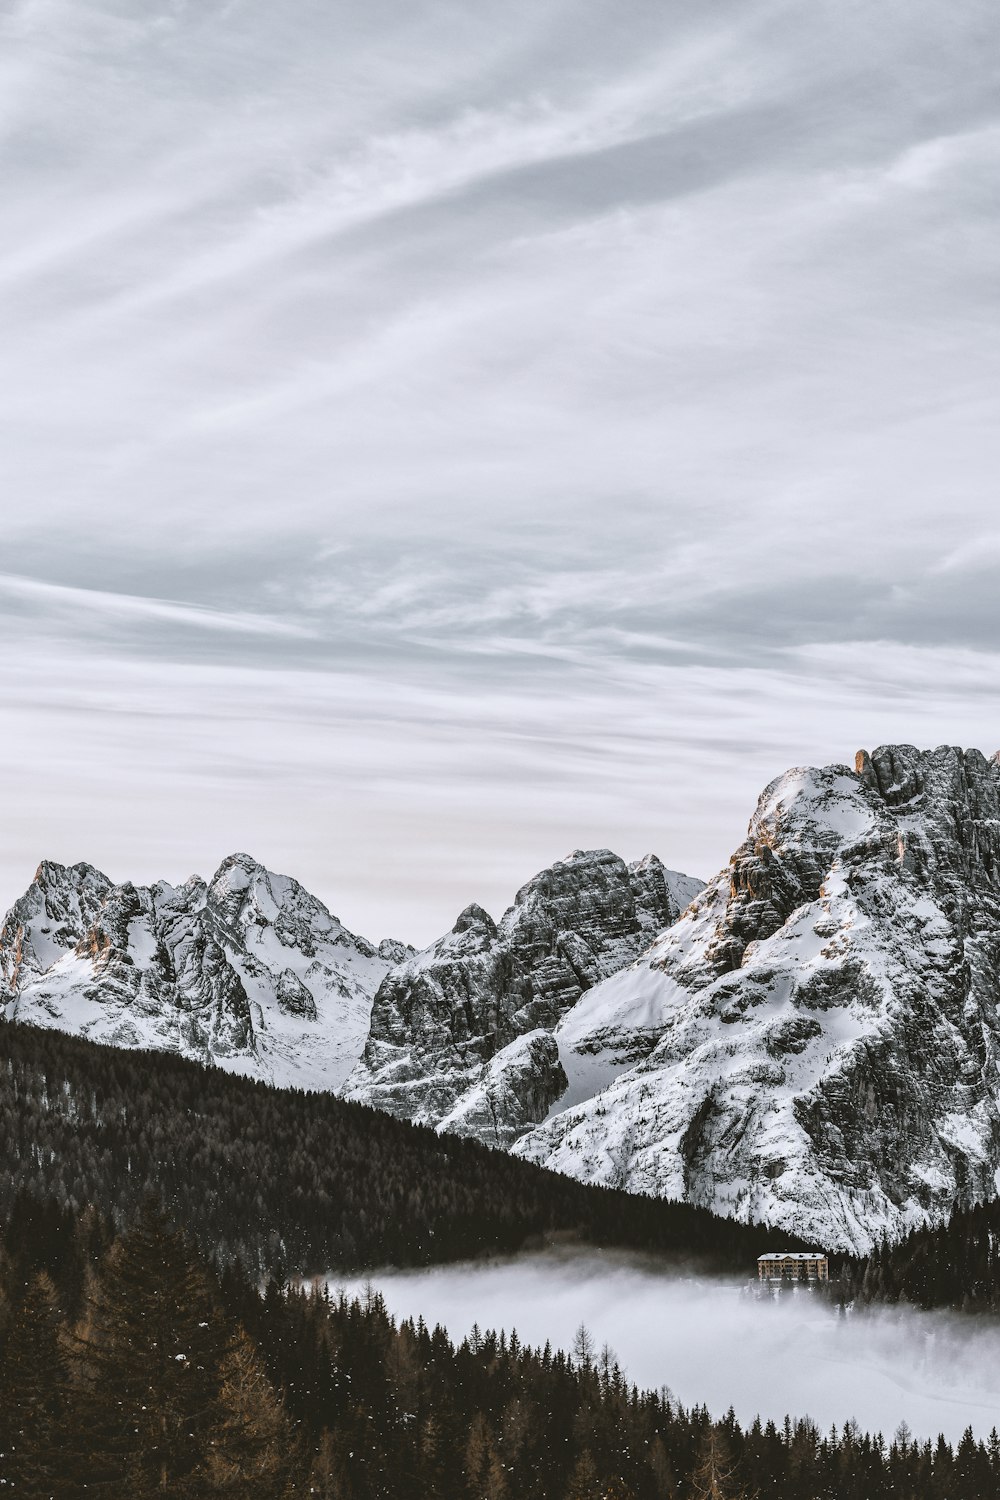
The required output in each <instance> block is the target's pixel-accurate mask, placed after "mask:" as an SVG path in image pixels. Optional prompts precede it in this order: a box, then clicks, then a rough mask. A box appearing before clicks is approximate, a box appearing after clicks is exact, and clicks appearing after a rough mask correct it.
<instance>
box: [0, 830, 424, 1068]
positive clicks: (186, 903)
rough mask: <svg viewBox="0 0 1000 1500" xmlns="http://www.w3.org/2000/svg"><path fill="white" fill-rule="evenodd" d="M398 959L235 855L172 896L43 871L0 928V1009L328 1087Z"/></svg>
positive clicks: (401, 950)
mask: <svg viewBox="0 0 1000 1500" xmlns="http://www.w3.org/2000/svg"><path fill="white" fill-rule="evenodd" d="M412 951H413V950H412V949H408V948H405V947H404V946H403V945H402V944H400V943H393V942H391V941H390V942H387V943H383V944H382V945H381V947H380V948H378V949H376V948H375V947H373V945H372V944H371V943H369V942H367V941H366V940H365V939H364V938H359V937H356V936H355V935H354V934H353V933H351V932H348V930H347V928H346V927H344V926H343V924H342V923H340V922H339V921H338V920H337V918H336V917H334V916H331V914H330V912H329V911H327V909H326V907H325V906H324V905H323V903H322V902H321V901H319V900H318V899H317V898H316V897H315V896H311V895H310V894H309V892H308V891H306V890H305V889H304V888H303V887H302V886H301V885H300V884H299V883H298V881H296V880H292V879H291V878H290V877H288V876H286V875H276V874H274V873H273V872H271V871H269V870H266V869H264V867H263V866H262V865H259V864H258V863H257V862H256V861H255V860H253V859H251V858H250V857H249V855H246V854H234V855H232V856H230V858H228V859H227V860H225V861H224V862H223V864H222V865H221V866H220V868H219V869H218V870H217V871H216V874H215V875H214V876H213V878H212V880H211V881H210V882H208V883H207V884H206V882H205V881H204V880H201V879H200V878H199V877H197V876H193V877H192V878H191V879H190V880H188V881H185V883H184V884H183V885H180V886H171V885H168V884H166V882H164V881H159V882H158V883H157V884H155V885H152V886H136V885H132V884H130V883H126V884H124V885H115V884H114V883H113V882H112V881H110V880H109V879H108V877H107V876H106V875H102V874H101V872H100V871H99V870H95V869H94V868H93V867H92V866H91V865H87V864H77V865H71V866H69V867H68V868H67V867H65V866H63V865H58V864H54V863H52V862H50V861H46V862H44V863H43V864H41V865H40V866H39V868H38V871H37V872H36V875H35V878H34V880H33V881H32V883H31V885H30V887H29V888H28V890H27V891H26V892H25V894H24V895H23V896H22V897H21V899H20V900H19V901H18V902H16V903H15V905H14V906H13V907H12V908H11V910H10V912H8V914H7V917H6V919H5V921H4V924H3V927H2V928H0V1005H2V1008H3V1014H4V1015H5V1016H6V1018H8V1019H16V1020H20V1021H24V1022H31V1023H34V1024H35V1025H40V1026H52V1027H56V1028H58V1029H60V1030H64V1031H72V1032H75V1033H77V1034H79V1035H81V1036H86V1037H89V1038H91V1040H93V1041H99V1042H106V1043H110V1044H111V1045H114V1046H120V1047H146V1048H150V1047H155V1048H165V1049H166V1050H168V1051H174V1052H180V1053H183V1054H184V1055H185V1056H188V1057H192V1058H194V1059H196V1060H197V1061H199V1062H203V1063H211V1064H214V1065H216V1066H219V1067H223V1068H227V1069H229V1070H231V1071H234V1072H239V1073H246V1074H250V1075H252V1076H254V1077H258V1078H262V1079H265V1080H267V1081H268V1082H272V1083H276V1084H279V1085H294V1086H296V1087H300V1088H310V1089H336V1088H337V1087H339V1085H340V1084H341V1083H342V1082H343V1080H344V1078H345V1077H346V1076H347V1074H348V1073H349V1072H350V1069H351V1068H352V1067H353V1065H354V1063H355V1062H356V1061H357V1058H358V1055H359V1054H360V1051H361V1048H362V1047H363V1045H364V1041H365V1037H366V1036H367V1032H368V1017H369V1013H370V1010H371V1003H372V997H373V996H374V994H375V991H376V989H377V988H378V985H379V983H380V982H381V980H382V979H383V978H384V976H385V975H386V974H387V973H388V971H389V970H390V968H391V967H392V965H393V964H394V963H396V962H398V961H399V960H400V959H401V958H405V957H406V956H407V955H408V954H409V953H412Z"/></svg>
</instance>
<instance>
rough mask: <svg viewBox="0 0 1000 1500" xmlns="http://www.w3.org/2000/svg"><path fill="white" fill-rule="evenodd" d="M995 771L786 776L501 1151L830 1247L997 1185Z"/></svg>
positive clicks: (563, 1047) (584, 1015) (604, 992)
mask: <svg viewBox="0 0 1000 1500" xmlns="http://www.w3.org/2000/svg"><path fill="white" fill-rule="evenodd" d="M998 1002H1000V761H998V758H997V757H994V759H993V760H992V761H988V760H986V759H985V757H984V756H983V755H981V754H980V753H979V752H978V751H975V750H971V751H962V750H957V749H952V748H948V747H943V748H941V749H938V750H934V751H928V752H919V751H917V750H915V749H913V748H912V747H910V746H890V747H886V748H882V749H879V750H876V751H875V752H874V753H873V754H872V755H871V756H869V755H867V754H866V753H865V752H863V751H862V752H859V754H858V757H857V762H856V768H855V769H854V770H851V769H849V768H848V767H847V766H828V767H826V768H825V769H822V770H816V769H797V770H792V771H789V772H787V773H786V774H785V775H783V776H781V777H779V778H778V779H777V780H776V781H775V782H773V783H772V784H771V785H770V786H769V787H768V788H767V789H766V791H765V792H764V793H763V795H762V797H761V799H760V802H759V804H758V806H757V810H756V812H755V813H754V815H753V818H752V820H751V822H750V829H749V835H748V837H747V839H746V841H745V843H743V844H742V845H741V846H740V848H739V849H738V850H737V851H736V853H735V854H734V855H733V858H732V860H731V862H730V865H729V867H728V868H727V869H725V870H724V871H723V872H722V873H721V874H720V875H719V876H718V877H717V878H716V879H715V880H713V881H711V882H710V883H709V885H708V886H707V887H706V888H705V890H704V892H703V893H702V894H701V896H700V897H699V898H698V899H697V900H696V901H695V902H694V904H693V905H692V906H691V907H690V908H689V909H688V911H687V912H686V913H685V914H684V916H683V917H682V918H681V919H680V921H678V922H677V923H676V924H675V925H674V926H673V927H671V928H670V929H669V930H668V931H666V932H665V933H663V935H662V936H661V937H660V938H659V939H658V940H657V942H656V943H655V944H654V945H653V946H652V948H651V949H650V950H649V951H648V952H647V953H645V954H644V955H643V956H642V957H641V958H640V959H639V960H638V961H637V962H635V963H634V964H632V965H630V966H629V967H627V968H625V969H624V970H621V971H620V972H619V973H617V974H615V975H614V976H612V977H611V978H609V979H607V980H606V981H605V982H603V983H602V984H599V985H597V986H595V987H593V988H591V989H590V990H589V991H588V992H587V994H586V995H584V996H583V998H582V999H581V1000H580V1002H579V1003H578V1004H577V1005H576V1006H575V1007H574V1008H573V1009H572V1010H571V1011H570V1012H569V1013H568V1014H567V1015H566V1016H565V1017H564V1019H563V1020H562V1021H561V1023H560V1025H559V1026H558V1027H557V1029H556V1032H555V1042H556V1046H557V1048H558V1054H559V1061H560V1063H561V1066H562V1068H563V1070H564V1072H565V1073H566V1075H567V1077H568V1079H569V1087H568V1089H567V1091H566V1092H565V1093H564V1094H563V1095H562V1096H561V1098H560V1099H559V1100H558V1101H556V1102H555V1104H554V1105H553V1107H552V1110H551V1112H550V1117H549V1119H548V1120H547V1121H546V1122H544V1123H543V1124H541V1125H540V1126H539V1127H537V1128H536V1129H535V1130H533V1131H531V1132H530V1133H528V1134H526V1135H524V1136H523V1137H522V1138H521V1139H520V1140H519V1141H518V1142H517V1143H516V1145H515V1148H514V1149H515V1151H516V1152H517V1153H518V1154H520V1155H523V1156H525V1157H528V1158H530V1159H532V1160H535V1161H538V1162H544V1163H545V1164H546V1165H548V1166H550V1167H554V1168H556V1169H558V1170H559V1171H563V1172H567V1173H569V1174H570V1175H572V1176H574V1177H578V1178H581V1179H584V1180H587V1181H593V1182H605V1183H614V1184H617V1185H621V1186H625V1187H628V1188H631V1189H633V1190H637V1191H642V1192H650V1193H656V1194H664V1195H669V1196H677V1197H683V1198H687V1199H689V1200H691V1201H693V1202H695V1203H699V1204H703V1205H705V1206H706V1207H709V1208H712V1209H714V1210H716V1211H717V1212H721V1213H724V1214H729V1215H733V1216H735V1217H738V1218H741V1219H750V1218H757V1219H764V1220H766V1221H768V1222H771V1223H774V1224H775V1225H782V1226H786V1227H787V1228H789V1229H793V1230H795V1231H796V1232H797V1233H800V1234H805V1235H810V1236H813V1237H815V1238H816V1239H817V1240H818V1241H820V1242H821V1243H823V1244H825V1245H826V1246H828V1247H831V1248H832V1247H835V1246H841V1247H844V1248H855V1249H859V1250H864V1249H867V1248H869V1247H870V1246H871V1245H872V1244H873V1243H874V1242H875V1241H876V1240H877V1239H878V1238H879V1237H881V1236H882V1235H883V1234H884V1233H889V1234H892V1235H895V1234H898V1233H899V1232H901V1231H903V1230H905V1229H906V1228H907V1227H909V1226H911V1225H915V1224H920V1223H925V1222H928V1221H930V1220H933V1219H937V1218H940V1217H942V1216H944V1215H945V1214H946V1213H947V1212H948V1211H949V1209H950V1208H951V1207H952V1206H953V1205H954V1204H956V1203H968V1202H970V1201H973V1200H976V1199H979V1198H983V1197H990V1196H993V1194H994V1193H995V1192H996V1190H997V1186H998V1184H1000V1170H998V1169H1000V1073H998V1061H1000V1016H998Z"/></svg>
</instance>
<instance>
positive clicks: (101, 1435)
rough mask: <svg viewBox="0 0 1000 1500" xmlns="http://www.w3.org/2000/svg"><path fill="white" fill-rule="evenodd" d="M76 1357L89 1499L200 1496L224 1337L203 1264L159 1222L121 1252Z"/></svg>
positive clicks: (105, 1273) (85, 1319)
mask: <svg viewBox="0 0 1000 1500" xmlns="http://www.w3.org/2000/svg"><path fill="white" fill-rule="evenodd" d="M66 1347H67V1350H68V1354H69V1363H70V1369H71V1373H72V1394H71V1399H70V1402H69V1415H68V1421H67V1429H68V1431H67V1437H68V1443H67V1448H68V1450H69V1451H70V1452H71V1453H74V1454H75V1456H76V1459H77V1465H76V1472H77V1475H78V1476H79V1479H80V1481H81V1483H82V1484H84V1485H85V1486H86V1491H85V1492H87V1491H93V1490H95V1489H96V1491H97V1492H98V1493H100V1490H101V1489H102V1488H108V1489H110V1490H112V1491H113V1492H119V1491H124V1490H127V1491H128V1493H130V1494H131V1495H134V1496H136V1497H139V1496H144V1495H152V1494H156V1493H158V1492H164V1491H166V1492H168V1493H170V1494H172V1495H178V1496H179V1495H184V1494H188V1493H194V1491H193V1490H192V1489H191V1487H190V1484H191V1480H192V1476H194V1475H195V1474H196V1471H197V1470H198V1469H199V1466H200V1465H201V1463H202V1462H203V1457H204V1449H205V1437H206V1434H207V1433H208V1432H209V1431H210V1430H211V1429H212V1427H213V1424H214V1423H215V1422H216V1421H217V1420H218V1418H219V1412H218V1397H219V1392H220V1386H221V1383H222V1375H221V1368H220V1367H221V1364H222V1356H223V1348H224V1335H223V1331H222V1327H221V1323H220V1319H219V1316H218V1314H217V1311H216V1308H215V1303H214V1299H213V1296H212V1292H211V1288H210V1282H209V1278H208V1276H207V1275H206V1272H205V1270H204V1268H203V1266H202V1265H201V1264H200V1262H199V1261H198V1259H197V1257H196V1256H195V1255H194V1254H193V1253H192V1251H191V1250H190V1249H189V1247H188V1245H187V1244H186V1242H185V1241H184V1239H183V1238H182V1236H181V1235H180V1234H178V1233H177V1232H176V1231H175V1230H172V1229H171V1228H170V1227H169V1225H168V1224H167V1223H166V1222H165V1221H164V1220H163V1219H162V1218H161V1217H160V1215H159V1214H157V1213H155V1212H153V1211H147V1212H146V1213H144V1214H143V1215H142V1217H141V1219H140V1221H139V1223H138V1224H137V1225H136V1226H135V1228H134V1229H132V1230H130V1231H129V1233H128V1234H126V1235H124V1236H123V1237H122V1238H121V1239H120V1240H118V1241H117V1243H116V1244H115V1245H113V1247H112V1249H111V1251H110V1253H109V1254H108V1255H107V1256H106V1257H105V1259H104V1261H103V1264H102V1266H101V1268H100V1271H99V1274H97V1275H96V1276H95V1277H94V1278H93V1279H92V1282H91V1284H90V1286H89V1288H88V1291H87V1295H86V1297H85V1299H84V1305H83V1312H82V1317H81V1319H80V1322H79V1323H78V1324H77V1326H76V1327H75V1328H74V1329H73V1330H72V1331H71V1332H70V1333H69V1334H68V1335H67V1338H66Z"/></svg>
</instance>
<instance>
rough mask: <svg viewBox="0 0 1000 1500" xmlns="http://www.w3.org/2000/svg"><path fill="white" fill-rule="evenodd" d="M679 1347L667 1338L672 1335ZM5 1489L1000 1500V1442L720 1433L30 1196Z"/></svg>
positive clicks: (687, 1415)
mask: <svg viewBox="0 0 1000 1500" xmlns="http://www.w3.org/2000/svg"><path fill="white" fill-rule="evenodd" d="M664 1336H665V1337H666V1338H668V1337H669V1330H666V1329H665V1330H664ZM0 1489H2V1491H3V1493H9V1494H11V1495H14V1496H20V1497H22V1500H85V1497H91V1496H95V1495H98V1496H106V1497H115V1500H152V1497H155V1496H160V1495H169V1496H173V1497H177V1500H295V1497H298V1496H306V1495H309V1496H312V1497H316V1500H390V1497H391V1500H435V1497H438V1500H752V1497H760V1500H889V1497H892V1500H946V1497H947V1500H954V1497H955V1496H961V1497H962V1500H997V1497H1000V1437H998V1436H997V1434H996V1432H993V1433H992V1434H991V1435H990V1438H989V1440H988V1441H987V1442H986V1443H981V1442H977V1441H976V1440H975V1439H974V1438H973V1436H972V1434H971V1432H967V1433H966V1434H965V1435H964V1436H963V1438H962V1440H961V1441H960V1443H959V1444H958V1445H957V1447H953V1446H952V1445H951V1444H949V1443H947V1442H945V1440H944V1439H943V1438H940V1439H939V1440H938V1441H937V1442H936V1443H930V1442H918V1441H916V1440H914V1439H913V1438H912V1437H911V1436H910V1435H909V1434H908V1433H907V1432H905V1431H904V1430H901V1431H900V1432H899V1433H897V1434H896V1436H895V1438H894V1439H893V1440H892V1441H891V1442H888V1443H887V1442H886V1441H885V1440H884V1439H883V1438H882V1437H881V1436H878V1435H876V1436H870V1435H867V1434H863V1433H861V1432H860V1431H859V1430H858V1428H857V1427H856V1426H855V1425H854V1424H853V1423H848V1424H847V1425H846V1426H844V1427H843V1428H842V1429H839V1430H836V1429H834V1430H831V1431H830V1432H828V1433H825V1434H824V1433H821V1432H820V1431H819V1430H818V1429H817V1427H816V1426H815V1425H814V1424H813V1423H811V1422H809V1421H807V1420H803V1421H793V1420H791V1419H788V1418H786V1419H785V1421H784V1422H783V1423H780V1424H776V1423H774V1422H764V1423H762V1422H761V1421H760V1420H759V1419H758V1420H755V1421H753V1422H752V1423H750V1424H749V1425H741V1424H740V1423H739V1422H737V1420H736V1418H735V1416H734V1415H733V1413H732V1412H731V1411H730V1412H729V1413H728V1414H727V1415H725V1416H724V1417H722V1418H721V1419H716V1420H713V1419H712V1417H710V1415H709V1413H708V1412H707V1411H706V1410H705V1409H704V1407H691V1408H685V1407H684V1406H683V1405H682V1404H680V1403H679V1402H678V1401H676V1400H675V1399H674V1398H673V1397H672V1396H671V1395H670V1394H669V1392H667V1391H666V1390H663V1391H660V1392H658V1393H655V1392H642V1391H639V1390H638V1389H637V1388H636V1387H635V1386H634V1385H630V1384H629V1382H628V1381H627V1379H626V1378H625V1376H624V1375H623V1373H622V1371H621V1370H620V1369H619V1368H618V1365H617V1363H616V1361H615V1359H614V1356H613V1354H612V1353H611V1352H610V1351H609V1350H607V1349H605V1350H602V1351H597V1350H595V1349H594V1347H593V1343H592V1340H591V1339H590V1337H589V1335H588V1334H587V1332H586V1330H584V1329H581V1330H580V1332H579V1333H578V1335H577V1339H576V1342H575V1345H574V1349H573V1350H572V1352H569V1353H563V1352H559V1351H556V1352H553V1351H552V1349H551V1348H550V1347H548V1346H546V1347H545V1348H544V1349H532V1348H526V1347H525V1346H524V1345H522V1343H521V1342H520V1340H519V1339H518V1337H517V1334H516V1333H515V1332H512V1333H511V1334H510V1335H509V1336H506V1335H504V1334H499V1335H498V1334H496V1333H494V1332H481V1331H480V1330H479V1329H478V1328H476V1329H474V1330H473V1332H472V1334H471V1335H470V1336H469V1337H468V1338H466V1339H464V1340H463V1341H462V1342H461V1343H459V1344H457V1345H456V1344H455V1343H453V1342H452V1341H451V1340H450V1339H449V1338H448V1336H447V1335H446V1333H445V1332H444V1331H443V1330H442V1329H441V1328H434V1329H430V1328H428V1327H427V1326H426V1325H425V1324H424V1323H423V1322H422V1321H417V1322H414V1321H412V1320H408V1321H404V1322H402V1323H397V1322H396V1321H395V1320H394V1319H393V1318H392V1317H390V1315H389V1314H388V1312H387V1310H386V1308H385V1305H384V1303H383V1301H382V1299H381V1298H380V1297H379V1296H378V1295H377V1294H376V1293H375V1292H373V1291H370V1292H368V1293H367V1294H366V1295H364V1296H363V1297H362V1298H360V1299H349V1298H347V1297H346V1296H344V1295H342V1294H331V1293H330V1291H329V1289H328V1287H327V1285H326V1284H325V1283H324V1284H322V1285H320V1284H315V1285H310V1284H302V1283H297V1284H294V1285H282V1284H279V1283H278V1282H277V1281H276V1280H274V1279H272V1280H270V1281H269V1282H268V1284H267V1286H266V1287H265V1288H263V1289H261V1288H260V1287H259V1285H258V1284H256V1283H254V1282H253V1281H252V1280H251V1279H250V1278H249V1277H248V1275H247V1274H246V1272H245V1271H244V1270H243V1269H242V1267H240V1266H239V1265H238V1264H230V1265H228V1266H226V1267H224V1268H222V1269H221V1270H220V1269H219V1268H218V1267H216V1266H213V1265H212V1264H211V1263H210V1262H209V1261H208V1260H207V1259H206V1258H205V1257H204V1256H202V1255H201V1254H199V1253H198V1251H197V1250H196V1249H195V1248H194V1247H193V1245H192V1244H191V1242H190V1241H189V1240H188V1239H187V1238H186V1237H185V1236H184V1235H183V1234H182V1233H180V1232H179V1231H178V1230H177V1229H176V1228H175V1227H174V1226H173V1225H172V1224H171V1223H169V1222H168V1221H167V1219H166V1218H165V1217H164V1216H163V1215H162V1214H161V1213H160V1212H159V1211H158V1210H156V1209H155V1208H154V1207H152V1206H146V1207H145V1208H144V1209H142V1210H141V1211H140V1213H139V1216H138V1218H137V1220H136V1221H135V1222H134V1223H133V1224H131V1225H130V1226H129V1227H128V1228H126V1229H125V1230H124V1231H119V1230H117V1229H116V1227H115V1226H114V1224H113V1223H112V1221H111V1219H110V1218H109V1217H107V1216H105V1215H103V1214H101V1213H100V1212H98V1211H97V1210H95V1209H93V1208H88V1209H86V1210H84V1211H83V1212H81V1213H79V1214H78V1213H76V1212H74V1211H73V1210H72V1209H69V1208H66V1207H64V1206H60V1205H59V1204H56V1203H54V1202H52V1201H51V1200H48V1201H42V1200H39V1199H37V1198H35V1197H32V1196H31V1195H26V1194H23V1195H21V1196H20V1197H19V1199H18V1201H17V1204H16V1206H15V1208H14V1210H13V1211H12V1213H11V1214H10V1216H9V1217H8V1219H7V1222H6V1224H5V1225H4V1228H3V1237H2V1242H0Z"/></svg>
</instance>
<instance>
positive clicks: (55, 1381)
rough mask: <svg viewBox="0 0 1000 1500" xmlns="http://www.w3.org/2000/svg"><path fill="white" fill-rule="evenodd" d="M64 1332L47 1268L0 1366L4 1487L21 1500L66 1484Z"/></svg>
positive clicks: (0, 1479)
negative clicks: (63, 1449) (63, 1468)
mask: <svg viewBox="0 0 1000 1500" xmlns="http://www.w3.org/2000/svg"><path fill="white" fill-rule="evenodd" d="M60 1332H61V1319H60V1314H59V1309H58V1307H57V1306H56V1291H55V1287H54V1286H53V1285H52V1282H51V1280H50V1278H49V1277H48V1275H46V1273H45V1272H44V1271H42V1272H39V1273H38V1274H37V1275H35V1276H33V1277H32V1278H31V1280H30V1282H29V1283H28V1287H27V1291H26V1292H25V1295H24V1299H23V1301H22V1302H21V1305H20V1307H19V1308H18V1309H17V1310H16V1312H15V1314H14V1318H13V1322H12V1323H11V1327H10V1331H9V1333H8V1336H7V1340H6V1346H5V1349H4V1358H3V1363H2V1365H0V1489H2V1490H3V1493H4V1494H6V1493H8V1492H10V1493H12V1494H13V1495H14V1496H15V1497H17V1500H48V1496H50V1495H51V1494H53V1493H54V1492H55V1491H56V1489H57V1487H58V1486H59V1484H60V1482H61V1477H62V1476H61V1475H60V1468H61V1447H62V1444H61V1441H60V1424H61V1422H62V1418H63V1414H64V1410H65V1402H66V1366H65V1360H64V1358H63V1353H62V1348H61V1345H60Z"/></svg>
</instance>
